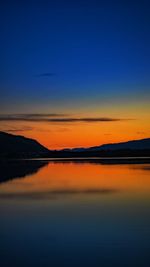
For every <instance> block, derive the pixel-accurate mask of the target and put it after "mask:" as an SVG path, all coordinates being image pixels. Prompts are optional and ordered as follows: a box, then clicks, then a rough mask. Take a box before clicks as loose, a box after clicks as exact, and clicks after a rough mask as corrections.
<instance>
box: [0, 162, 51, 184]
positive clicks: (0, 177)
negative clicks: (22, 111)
mask: <svg viewBox="0 0 150 267" xmlns="http://www.w3.org/2000/svg"><path fill="white" fill-rule="evenodd" d="M47 164H48V163H47V162H42V161H36V160H35V161H33V160H29V161H25V160H23V161H9V162H0V183H4V182H7V181H9V180H13V179H15V178H23V177H25V176H27V175H30V174H34V173H36V172H38V170H39V169H40V168H42V167H44V166H46V165H47Z"/></svg>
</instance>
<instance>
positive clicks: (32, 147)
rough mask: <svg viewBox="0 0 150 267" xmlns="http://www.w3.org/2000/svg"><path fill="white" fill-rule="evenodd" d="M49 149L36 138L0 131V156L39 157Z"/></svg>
mask: <svg viewBox="0 0 150 267" xmlns="http://www.w3.org/2000/svg"><path fill="white" fill-rule="evenodd" d="M48 151H49V150H48V149H47V148H45V147H44V146H42V145H41V144H40V143H38V142H37V141H36V140H33V139H29V138H26V137H24V136H20V135H13V134H8V133H5V132H0V157H1V158H2V157H10V158H11V157H13V158H14V157H17V158H18V157H19V158H23V157H39V156H40V157H41V156H42V155H44V154H45V153H47V152H48Z"/></svg>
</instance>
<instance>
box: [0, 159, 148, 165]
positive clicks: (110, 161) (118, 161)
mask: <svg viewBox="0 0 150 267" xmlns="http://www.w3.org/2000/svg"><path fill="white" fill-rule="evenodd" d="M13 161H14V162H19V161H20V162H22V161H26V162H28V161H41V162H42V161H43V162H55V163H58V162H62V163H71V162H72V163H73V162H75V163H102V164H144V163H145V164H146V163H150V157H66V158H61V157H60V158H52V157H51V158H50V157H49V158H48V157H43V158H24V159H23V158H21V159H17V158H16V159H13V158H12V159H11V158H9V159H6V158H4V159H0V162H6V163H7V162H13Z"/></svg>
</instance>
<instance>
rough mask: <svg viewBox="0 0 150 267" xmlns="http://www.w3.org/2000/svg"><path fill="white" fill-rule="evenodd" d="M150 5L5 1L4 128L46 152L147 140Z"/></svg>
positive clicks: (0, 96)
mask: <svg viewBox="0 0 150 267" xmlns="http://www.w3.org/2000/svg"><path fill="white" fill-rule="evenodd" d="M149 8H150V2H149V1H148V0H147V1H146V0H142V1H141V0H140V1H132V0H131V1H128V0H126V1H124V0H123V1H112V0H105V1H96V0H89V1H88V0H87V1H84V0H80V1H78V0H76V1H74V0H73V1H67V0H64V1H61V0H55V1H44V0H43V1H32V0H30V1H28V0H26V1H23V0H22V1H10V0H8V1H7V0H5V1H4V0H2V1H1V2H0V25H1V26H0V27H1V31H0V32H1V33H0V58H1V64H0V68H1V69H0V130H1V131H6V132H10V133H13V134H19V135H24V136H26V137H30V138H35V139H37V140H38V141H39V142H40V143H42V144H43V145H45V146H46V147H48V148H52V149H55V148H56V149H59V148H64V147H88V146H95V145H100V144H103V143H109V142H120V141H127V140H132V139H141V138H147V137H150V75H149V73H150V16H149Z"/></svg>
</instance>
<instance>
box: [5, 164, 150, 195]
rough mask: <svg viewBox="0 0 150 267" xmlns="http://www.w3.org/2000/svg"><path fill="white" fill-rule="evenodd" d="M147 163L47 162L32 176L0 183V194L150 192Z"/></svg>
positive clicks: (149, 171)
mask: <svg viewBox="0 0 150 267" xmlns="http://www.w3.org/2000/svg"><path fill="white" fill-rule="evenodd" d="M149 173H150V170H149V166H147V165H146V164H137V165H136V164H133V165H132V164H127V165H126V164H122V165H108V164H107V165H103V164H95V163H75V162H71V163H69V162H66V163H63V162H49V163H48V164H47V165H46V166H44V167H43V168H41V169H39V171H38V172H37V173H35V174H31V175H28V176H26V177H24V178H18V179H17V177H16V179H13V180H12V181H8V182H6V183H2V184H0V194H1V193H21V192H25V193H28V192H29V193H30V192H57V193H58V192H63V191H65V192H69V191H70V192H71V191H77V192H84V191H90V190H91V191H92V190H93V191H94V190H97V191H98V190H102V191H103V190H117V191H126V192H127V191H134V192H142V193H143V192H150V179H149V178H150V177H149Z"/></svg>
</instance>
